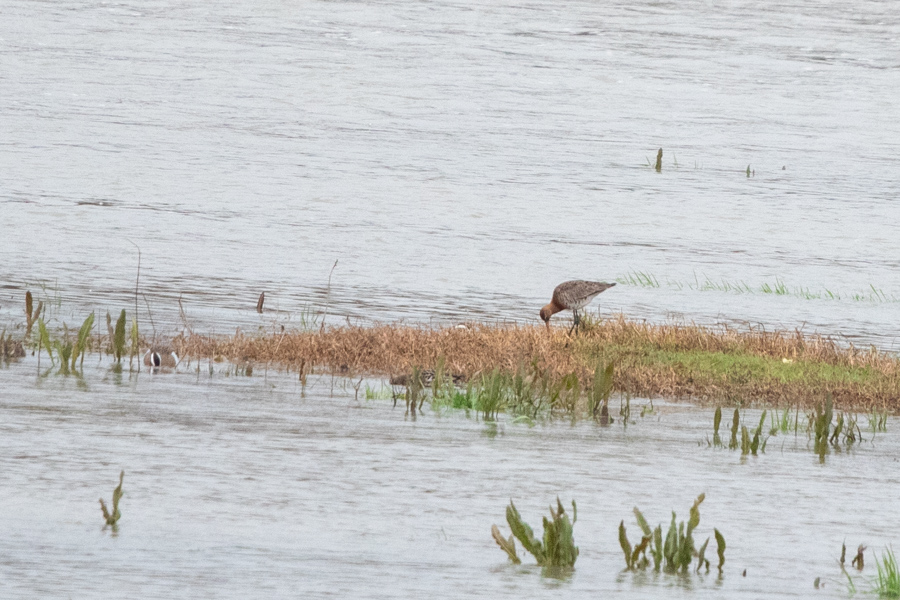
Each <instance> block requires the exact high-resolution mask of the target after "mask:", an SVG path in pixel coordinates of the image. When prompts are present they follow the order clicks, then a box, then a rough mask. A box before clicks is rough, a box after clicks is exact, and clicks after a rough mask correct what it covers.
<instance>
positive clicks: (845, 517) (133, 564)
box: [0, 0, 900, 598]
mask: <svg viewBox="0 0 900 600" xmlns="http://www.w3.org/2000/svg"><path fill="white" fill-rule="evenodd" d="M898 38H900V17H898V13H897V11H896V7H895V6H894V4H893V3H890V2H873V1H870V2H866V1H861V2H852V3H846V2H794V3H790V6H784V5H783V3H774V2H772V3H767V2H752V3H750V2H728V3H715V4H713V3H704V2H693V1H688V2H627V3H609V2H574V1H565V0H563V1H558V2H552V3H548V2H542V3H537V2H532V3H528V2H492V3H488V5H484V3H473V2H468V1H467V0H460V1H457V2H438V1H435V2H416V3H410V2H389V1H387V2H369V3H362V2H254V3H246V2H245V3H236V2H229V1H221V2H202V3H176V2H171V1H167V0H160V1H148V2H100V3H87V2H68V1H65V0H63V1H55V2H37V1H28V0H6V1H5V2H4V3H3V4H2V6H0V328H5V329H8V330H10V331H12V332H13V334H15V335H19V334H20V333H21V332H22V331H21V328H22V323H23V321H24V319H23V318H22V305H23V304H22V299H23V296H24V293H25V290H26V289H30V290H31V291H32V292H33V293H34V294H35V296H36V298H37V299H38V300H41V301H43V302H45V304H46V305H47V313H45V316H46V317H47V319H48V321H49V325H50V326H51V327H54V328H60V327H62V325H63V324H67V325H68V326H70V327H71V326H77V325H78V324H79V323H80V322H81V321H82V320H83V319H84V318H85V316H87V314H88V313H89V312H91V311H95V312H96V314H97V316H98V323H99V324H100V327H101V328H102V319H103V316H104V315H105V313H106V312H107V311H110V312H112V313H114V314H115V313H117V312H118V311H119V310H121V309H123V308H126V309H128V310H129V311H130V312H133V307H134V302H135V297H134V289H135V284H136V275H137V269H138V249H140V280H139V286H138V287H139V296H138V312H139V314H140V319H141V326H142V330H143V332H144V333H145V334H150V333H156V334H159V335H163V336H165V335H171V334H173V333H175V332H176V331H181V330H183V329H185V328H187V327H192V328H193V329H194V330H196V331H198V332H200V333H204V334H206V333H213V334H215V333H226V332H231V331H234V329H235V328H241V329H243V330H244V331H255V330H259V329H262V330H264V331H268V330H271V329H273V328H276V329H278V328H280V327H281V326H282V325H283V326H285V327H288V328H292V327H299V326H303V325H304V324H308V321H309V319H318V320H321V319H322V318H325V317H324V316H323V315H324V314H325V313H326V312H327V320H328V321H329V322H331V323H335V324H337V323H345V322H347V321H348V320H349V321H350V322H358V323H371V322H378V321H398V320H402V321H406V322H412V323H439V324H444V323H457V322H460V321H466V320H499V321H515V322H521V323H529V322H531V323H535V322H537V310H538V308H539V307H540V306H541V305H542V304H544V303H545V302H546V301H547V300H548V299H549V296H550V292H551V291H552V289H553V287H554V286H555V285H556V284H557V283H559V282H560V281H563V280H566V279H573V278H585V279H602V280H616V279H618V280H619V281H620V285H618V286H617V287H615V288H613V289H612V290H610V291H608V292H606V293H605V294H603V295H602V296H601V297H599V299H598V300H597V301H596V302H595V305H594V306H595V308H596V310H598V311H599V312H600V314H601V315H609V314H616V313H623V314H624V315H626V316H627V317H630V318H635V319H648V320H650V321H653V322H666V321H675V322H684V321H694V322H698V323H706V324H713V323H720V322H725V323H731V324H744V325H759V324H761V325H763V326H765V327H786V328H790V329H793V328H800V329H802V330H803V331H805V332H807V333H812V332H821V333H826V334H830V335H834V336H836V337H837V339H839V340H842V341H848V342H850V341H852V342H854V343H861V344H867V343H873V344H876V345H878V346H879V347H881V348H883V349H887V350H896V349H897V343H896V339H897V336H896V333H895V331H896V324H897V323H898V322H900V271H898V269H897V267H898V258H897V257H898V255H900V254H898V242H897V240H898V239H900V236H898V233H900V231H898V229H900V226H898V223H900V219H898V218H897V216H898V215H897V211H896V209H895V207H894V203H895V202H896V199H897V197H898V193H900V177H898V172H900V171H898V169H897V156H898V155H900V118H898V117H900V108H898V103H897V101H896V91H897V90H898V89H900V51H898V48H900V44H898ZM658 148H663V149H664V158H663V169H662V172H661V173H656V172H655V171H654V170H653V169H652V168H651V167H650V166H649V163H651V162H652V161H654V159H655V155H656V150H657V149H658ZM748 165H749V168H750V171H751V176H750V177H748V176H747V173H746V170H747V168H748ZM335 263H337V264H336V266H335ZM635 272H642V273H647V274H650V275H651V276H652V277H654V278H655V279H656V281H657V282H658V283H659V286H658V287H647V286H641V285H633V284H631V283H630V282H629V280H628V277H629V274H632V275H633V274H634V273H635ZM726 283H727V284H733V285H741V286H744V287H745V288H747V289H749V290H750V291H749V292H748V291H747V289H745V290H744V292H742V293H738V292H735V291H729V290H727V289H724V288H725V284H726ZM765 284H768V285H770V286H778V285H779V284H783V286H784V291H786V292H787V293H785V294H774V293H763V292H762V291H761V290H762V286H763V285H765ZM708 288H719V289H718V290H717V289H708ZM723 290H724V291H723ZM262 291H265V292H266V294H267V300H266V311H265V312H264V313H263V314H262V315H257V314H256V312H255V310H254V308H255V305H256V300H257V297H258V296H259V293H260V292H262ZM751 292H752V293H751ZM829 293H830V295H829ZM835 296H837V297H839V298H836V297H835ZM179 301H180V305H179ZM182 310H183V313H182ZM45 358H46V357H45ZM97 360H98V359H97V357H96V356H94V355H92V356H91V357H89V359H88V362H89V363H91V364H89V365H88V367H87V369H86V372H85V374H84V377H83V378H82V379H76V378H74V377H68V378H66V377H56V376H51V377H48V378H43V379H41V378H38V377H37V376H36V373H37V366H36V364H35V362H34V361H35V358H34V357H28V358H26V359H24V360H23V361H21V362H19V363H16V364H13V365H12V366H10V367H8V368H0V514H2V516H0V531H2V532H3V535H0V597H4V598H6V597H9V598H21V597H27V598H33V597H42V598H44V597H47V598H57V597H58V598H68V597H72V598H94V597H99V596H106V597H123V598H124V597H159V598H162V597H165V598H171V597H191V598H195V597H216V598H222V597H237V598H245V597H298V596H304V597H305V596H332V597H341V598H345V597H392V598H393V597H423V596H424V597H460V596H464V595H465V596H481V597H490V598H496V597H504V596H516V597H535V596H548V597H549V596H559V595H560V594H565V595H566V596H585V597H586V596H588V595H590V596H591V597H596V596H597V595H604V594H609V593H616V594H619V595H622V596H627V597H635V598H638V597H653V598H656V597H659V596H660V594H661V593H665V594H666V595H667V596H676V597H691V598H694V597H709V598H720V597H729V598H737V597H740V598H759V597H773V596H779V595H780V596H791V597H797V596H806V595H809V594H811V593H813V588H812V582H813V581H814V579H815V578H816V577H821V578H822V581H824V582H825V583H826V587H825V589H824V590H819V591H818V592H817V593H818V594H820V595H822V596H828V597H844V596H846V585H845V583H844V581H845V580H844V578H843V575H841V573H840V570H839V568H838V567H837V563H836V559H837V557H838V555H839V551H840V546H841V543H843V542H844V541H846V543H847V545H848V546H849V547H850V548H851V549H852V548H855V546H856V545H858V544H860V543H864V544H867V545H869V547H870V548H871V549H876V550H878V551H880V550H881V549H883V548H884V547H885V546H887V545H888V544H891V543H894V542H896V541H897V539H898V537H897V528H896V523H897V522H898V508H897V506H898V502H897V490H898V486H897V484H898V480H897V476H896V473H897V472H898V471H897V465H896V463H897V458H896V457H897V455H898V445H900V441H898V438H897V435H896V431H894V427H895V424H894V421H891V422H890V425H889V429H890V430H889V432H888V433H887V434H882V435H880V436H879V437H878V438H876V439H875V441H874V442H872V443H869V442H867V443H866V444H863V445H862V446H860V447H859V448H858V449H857V450H854V451H851V452H849V453H842V454H837V455H831V456H829V457H828V459H827V460H826V462H825V464H824V465H823V464H819V463H818V461H817V458H816V457H815V456H814V455H813V454H812V453H811V452H810V450H809V448H808V442H807V440H806V439H805V437H803V436H800V437H799V438H797V439H795V438H793V437H787V438H783V437H776V438H773V439H772V440H771V441H770V442H769V447H768V449H767V452H766V453H765V455H764V456H760V457H758V458H751V459H749V460H746V461H741V459H740V458H739V457H738V456H737V455H736V454H734V453H732V452H728V451H722V450H715V449H710V448H708V447H706V442H705V440H706V438H707V437H708V435H709V434H710V428H711V427H710V421H711V412H712V411H711V409H699V408H692V407H688V406H664V407H663V409H662V412H661V413H660V414H658V415H656V416H654V417H652V418H645V419H639V420H638V422H637V423H636V424H635V425H634V426H632V427H629V428H628V429H627V430H625V429H623V428H621V427H618V426H616V427H610V428H606V429H600V428H597V427H595V426H593V425H590V424H587V423H580V424H577V425H574V426H572V425H570V424H568V423H565V422H552V423H542V424H539V425H537V426H536V427H534V428H529V427H526V426H524V425H513V424H511V423H509V422H506V421H504V420H501V422H500V423H499V424H498V425H496V426H491V425H489V424H485V423H483V422H480V421H478V420H476V419H474V418H472V417H471V416H468V417H467V416H466V415H465V414H461V413H446V414H433V413H430V412H426V414H425V415H424V416H422V417H420V418H419V419H417V420H416V421H412V420H410V419H409V418H407V417H405V416H404V414H403V411H402V410H400V409H395V408H393V406H392V404H391V403H390V402H388V401H372V402H365V401H362V400H357V399H355V398H354V396H355V394H354V392H353V390H352V389H351V382H350V381H349V380H338V381H336V382H332V381H331V380H330V379H325V378H323V379H314V380H313V381H311V383H310V385H309V386H308V387H307V388H305V389H304V388H302V387H301V386H300V385H299V383H297V382H296V381H294V377H291V376H287V375H280V374H277V373H271V372H270V373H268V374H267V376H264V374H262V373H259V372H257V373H255V374H254V376H253V377H250V378H236V377H227V376H226V375H225V374H224V371H222V370H218V371H216V370H215V369H214V371H215V372H214V373H213V375H212V376H210V375H209V373H208V372H207V371H204V372H203V373H202V374H200V375H198V374H197V373H193V372H191V371H190V370H189V369H182V370H181V371H180V372H179V373H176V374H174V375H166V376H158V377H151V376H149V375H148V374H146V373H144V374H141V375H140V376H138V377H137V378H134V377H129V376H127V375H125V376H123V377H121V378H119V377H118V376H116V375H114V374H111V373H110V372H109V371H108V365H105V364H101V363H99V362H97ZM222 368H224V367H221V366H220V367H219V369H222ZM372 385H374V386H377V385H378V383H377V382H372ZM120 469H124V470H125V471H126V479H125V491H126V495H125V497H124V499H123V518H122V524H121V528H120V531H119V534H118V535H117V536H112V535H111V533H110V532H109V531H108V530H107V531H104V530H103V529H102V527H101V523H100V511H99V506H98V504H97V498H98V497H99V496H101V495H102V496H103V497H104V498H106V499H107V501H108V500H109V498H110V495H111V493H112V488H113V487H114V486H115V483H116V476H117V474H118V472H119V470H120ZM701 492H706V494H707V500H706V502H705V503H704V504H703V506H702V511H701V513H702V521H701V528H700V532H699V535H700V536H706V535H709V534H711V532H712V527H718V528H720V529H721V530H722V531H723V533H724V534H725V536H726V538H727V539H728V543H729V546H728V551H727V557H728V562H727V563H726V571H725V575H724V577H723V579H721V580H718V579H717V578H716V576H715V574H712V575H709V576H702V577H691V578H689V579H686V580H680V579H677V578H671V577H660V578H655V577H653V576H649V577H642V576H633V575H630V574H623V573H621V569H622V567H623V561H622V558H621V555H620V550H619V548H618V543H617V534H616V531H617V529H616V528H617V526H618V523H619V521H620V520H623V519H624V520H625V521H626V524H627V525H628V527H629V532H630V533H631V535H632V539H633V540H634V539H635V538H636V537H637V526H636V524H635V523H634V522H633V519H632V518H631V509H632V507H633V506H635V505H638V506H639V507H640V508H642V509H643V510H644V513H645V514H646V515H647V517H648V518H649V519H650V521H651V522H652V523H659V522H667V520H668V518H669V515H670V513H669V511H670V510H676V511H678V513H679V516H680V518H684V517H686V516H687V510H688V508H689V507H690V505H691V503H692V502H693V499H694V498H695V497H696V496H697V495H698V494H699V493H701ZM557 495H559V496H560V498H561V499H562V500H563V501H564V502H568V501H569V500H570V499H572V498H574V499H575V500H577V501H578V503H579V504H578V505H579V518H578V523H577V524H576V540H577V541H578V543H579V545H580V546H581V549H582V553H581V556H580V558H579V560H578V563H577V568H576V571H575V573H574V574H573V575H572V576H571V577H570V578H569V579H566V580H563V581H560V580H556V579H552V578H548V577H543V576H542V575H541V573H540V572H539V571H537V570H536V569H535V568H534V567H528V566H525V567H521V568H519V567H512V566H509V565H508V564H507V562H506V560H505V557H504V555H503V554H502V553H501V551H500V550H499V549H498V548H497V547H496V546H495V545H494V543H493V541H492V540H491V538H490V535H489V532H490V525H491V524H493V523H497V524H499V525H503V521H504V518H503V515H504V508H505V506H506V504H507V502H508V501H509V499H510V498H514V499H515V500H516V502H517V506H518V507H519V509H520V510H521V512H522V514H523V515H524V516H525V518H526V519H527V520H528V521H530V522H531V523H532V524H534V525H537V524H538V523H539V521H540V517H541V516H542V515H544V514H546V507H547V505H548V504H549V503H550V502H551V501H553V499H554V498H555V497H556V496H557ZM538 528H539V527H538ZM504 529H505V528H504ZM872 558H873V555H872V554H871V550H870V554H869V555H867V559H868V561H869V564H870V567H869V570H868V571H867V573H869V574H871V564H872ZM744 569H746V571H747V576H746V577H742V576H741V573H742V572H743V570H744ZM859 585H860V588H861V589H865V588H866V587H867V585H866V584H865V582H864V581H860V582H859Z"/></svg>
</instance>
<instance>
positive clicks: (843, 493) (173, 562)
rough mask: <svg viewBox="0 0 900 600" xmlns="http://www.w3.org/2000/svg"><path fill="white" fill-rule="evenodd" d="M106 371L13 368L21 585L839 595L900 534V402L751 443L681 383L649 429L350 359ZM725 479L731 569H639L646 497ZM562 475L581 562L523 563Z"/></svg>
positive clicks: (166, 590) (14, 548) (392, 593)
mask: <svg viewBox="0 0 900 600" xmlns="http://www.w3.org/2000/svg"><path fill="white" fill-rule="evenodd" d="M85 371H86V373H85V376H84V380H83V383H82V384H81V385H79V384H78V383H77V382H76V380H75V379H74V378H73V377H69V378H65V377H53V376H51V377H49V378H46V379H42V380H37V378H36V364H35V362H34V359H33V358H31V357H29V358H28V359H27V360H24V361H23V362H21V363H18V364H14V365H12V366H11V367H9V368H3V369H0V389H2V390H3V394H2V395H0V461H2V462H0V465H2V469H0V508H2V514H3V516H2V517H0V523H2V525H0V528H2V530H3V532H4V535H3V536H0V596H2V597H4V598H7V597H8V598H36V597H40V598H66V597H71V598H95V597H100V596H110V597H141V598H151V597H166V598H172V597H190V598H197V597H215V598H230V597H234V598H248V597H275V598H283V597H312V596H315V597H336V598H351V597H352V598H362V597H368V598H388V597H389V598H399V597H404V598H405V597H416V598H421V597H447V598H459V597H463V596H465V597H481V598H501V597H522V596H527V597H559V594H560V593H563V594H564V595H565V596H566V597H591V598H596V597H598V594H599V595H600V596H605V595H607V594H609V593H617V594H619V595H621V596H623V597H629V598H644V597H646V598H658V597H659V594H660V593H662V592H663V590H665V592H664V593H665V594H666V596H667V597H685V598H723V597H728V598H760V597H767V598H771V597H779V596H785V597H802V596H806V595H809V594H811V593H812V591H813V582H814V580H815V578H817V577H820V578H821V580H822V581H823V582H825V588H824V590H820V592H819V594H821V595H822V596H824V597H846V595H847V593H846V584H845V581H844V577H843V575H842V574H841V572H840V568H839V567H838V564H837V559H838V557H839V556H840V549H841V544H842V543H844V542H846V543H847V545H848V546H849V547H850V548H851V549H853V548H856V546H857V545H858V544H860V543H864V544H866V545H868V546H869V548H870V550H869V551H868V554H867V563H868V564H869V566H868V567H867V571H866V575H867V576H871V575H872V572H873V571H872V570H873V568H874V566H873V562H874V561H873V557H874V555H873V551H874V550H876V549H877V551H878V552H879V553H880V552H881V550H882V549H883V548H884V547H885V546H886V545H887V544H890V543H893V542H896V534H897V528H896V523H897V521H898V519H900V505H898V503H897V501H896V492H897V489H898V484H900V481H898V475H897V473H898V469H897V456H898V453H900V437H898V436H897V432H896V423H895V421H894V420H890V421H889V422H888V432H887V433H882V434H878V436H877V437H875V438H874V442H872V441H867V442H866V443H863V444H862V445H860V446H858V447H857V449H855V450H852V451H850V452H844V453H841V454H831V455H829V456H828V457H827V458H826V461H825V464H820V463H819V462H818V458H817V457H816V456H815V455H814V454H813V452H812V451H811V450H810V448H809V443H808V441H807V439H806V436H805V435H803V434H802V433H801V434H800V435H799V437H795V436H794V435H793V434H790V435H787V436H776V437H773V438H770V440H769V442H768V446H767V450H766V452H765V454H761V455H760V456H758V457H755V458H754V457H750V458H749V459H746V460H742V459H741V458H740V456H739V452H731V451H728V450H721V449H718V450H717V449H713V448H709V447H708V446H707V439H708V438H709V437H710V435H711V430H712V409H711V408H703V409H698V408H692V407H689V406H684V405H665V404H663V405H662V406H657V409H658V412H657V413H656V414H654V415H653V416H649V417H644V418H640V417H635V421H636V423H634V424H633V425H632V426H630V427H628V428H627V429H624V428H623V427H622V426H621V424H619V423H616V424H614V425H613V426H610V427H605V428H604V427H599V426H596V425H593V424H589V423H584V422H580V423H577V424H575V425H572V424H570V423H569V422H567V421H565V420H561V421H557V422H551V423H545V424H539V425H537V426H535V427H532V428H529V427H527V426H525V425H514V424H511V423H509V422H508V421H507V419H505V418H503V419H501V422H500V423H499V424H497V425H491V424H490V423H484V422H481V421H479V420H477V419H475V418H474V417H467V416H466V415H465V414H464V413H462V412H457V411H453V412H446V413H442V414H437V413H434V412H432V411H430V410H427V409H426V411H425V412H424V413H423V414H422V415H421V416H420V417H419V418H418V419H417V420H411V419H410V418H408V417H405V416H404V409H403V408H402V407H398V408H393V407H392V403H391V402H390V401H386V400H377V401H374V400H373V401H365V400H357V399H355V397H354V391H353V389H352V385H353V384H354V383H355V382H352V381H350V380H341V379H338V380H334V381H332V380H331V378H329V377H321V378H315V377H313V378H311V379H310V381H309V385H308V387H307V388H306V389H304V388H302V387H301V386H300V385H299V383H298V382H297V381H296V378H295V377H294V376H293V375H282V374H277V373H272V372H269V373H268V375H267V376H266V377H264V376H263V375H262V374H261V373H259V372H257V374H255V376H254V377H252V378H245V377H227V376H226V375H225V374H224V373H225V368H224V367H222V366H220V365H219V366H216V367H215V368H214V374H213V375H212V376H210V374H209V372H208V370H207V369H206V365H204V368H203V370H202V373H201V374H199V375H198V374H197V373H191V372H181V373H178V374H175V375H156V376H151V375H149V374H147V373H143V374H141V375H139V376H137V377H128V375H127V374H126V375H125V376H123V377H121V378H120V377H117V376H115V375H113V374H111V373H109V372H108V370H107V365H99V364H91V365H90V366H88V367H87V368H86V370H85ZM365 385H366V384H364V385H363V386H362V389H363V390H364V389H365ZM368 385H371V386H374V387H376V388H377V387H378V386H379V383H378V382H368ZM361 396H362V394H361ZM641 404H643V402H642V401H640V402H637V403H636V404H635V414H637V409H638V408H639V405H641ZM614 412H615V411H614ZM747 418H748V419H750V420H752V419H753V418H755V417H754V414H753V413H749V414H748V415H747ZM864 420H865V419H864V418H863V421H864ZM863 427H865V424H863ZM865 437H866V439H867V440H871V439H872V434H870V433H866V434H865ZM120 469H124V470H125V481H124V486H123V487H124V490H125V495H124V497H123V499H122V503H121V511H122V518H121V526H120V528H119V532H118V535H117V536H112V535H111V534H110V532H109V531H108V530H107V531H104V530H103V528H102V519H101V514H100V507H99V505H98V502H97V498H98V497H100V496H102V497H104V498H105V499H106V500H107V502H108V501H109V499H110V497H111V495H112V489H113V488H114V487H115V485H116V483H117V477H118V473H119V470H120ZM701 492H705V493H706V501H705V502H704V503H703V505H702V506H701V522H700V527H699V528H698V530H697V534H696V535H697V537H698V540H699V542H702V541H703V540H704V539H705V538H706V536H708V535H712V529H713V527H716V528H718V529H720V530H721V531H722V533H723V534H724V535H725V537H726V540H727V543H728V548H727V551H726V559H727V562H726V564H725V572H724V576H723V578H722V579H721V580H719V579H718V578H717V577H716V575H715V567H714V568H713V573H712V574H710V575H707V576H692V577H689V578H686V579H681V578H678V577H671V576H656V577H654V576H652V575H648V576H642V575H633V574H629V573H623V572H622V569H623V567H624V561H623V558H622V555H621V550H620V549H619V545H618V534H617V528H618V524H619V521H621V520H625V522H626V526H627V527H628V531H629V533H630V534H631V536H632V539H633V540H634V539H635V538H636V537H637V532H638V531H639V530H638V527H637V524H636V523H635V522H634V518H633V516H632V513H631V509H632V507H633V506H635V505H637V506H638V507H640V508H641V509H642V510H643V512H644V514H645V515H646V516H647V518H648V520H649V521H650V522H651V523H653V524H656V523H663V524H667V523H668V520H669V519H670V518H671V513H670V511H671V510H675V511H676V512H677V513H678V515H679V519H683V518H687V512H688V509H689V508H690V505H691V503H692V502H693V500H694V498H695V497H696V496H697V495H698V494H700V493H701ZM556 496H559V497H560V498H561V499H562V500H563V501H564V502H566V503H568V502H569V500H570V499H573V498H574V499H575V500H576V501H577V503H578V520H577V522H576V524H575V539H576V542H577V543H578V545H579V547H580V549H581V555H580V557H579V559H578V562H577V563H576V570H575V572H574V574H573V575H572V576H571V577H570V578H568V579H566V580H562V581H560V580H556V579H553V578H548V577H542V576H541V573H540V571H539V569H537V568H536V567H534V566H533V560H532V559H531V557H530V556H529V557H527V558H525V561H524V562H525V566H522V567H514V566H512V565H509V564H508V562H507V560H506V557H505V555H504V554H503V553H502V552H501V551H500V549H499V548H497V547H496V545H495V544H494V542H493V540H492V539H491V537H490V527H491V525H492V524H497V525H499V526H502V528H503V530H504V531H506V530H507V526H506V523H505V518H504V510H505V507H506V504H507V503H508V501H509V499H510V498H512V499H514V501H515V502H516V505H517V507H518V508H519V510H520V511H521V513H522V515H523V517H524V518H525V519H526V520H527V521H529V522H530V523H531V524H532V526H533V527H536V528H537V531H539V532H540V530H541V526H540V518H541V516H543V515H544V514H546V513H547V505H548V504H549V503H550V502H551V501H553V500H554V498H555V497H556ZM712 545H713V547H714V546H715V542H714V541H713V542H712ZM519 550H520V552H523V551H522V550H521V548H520V549H519ZM711 554H712V557H713V559H714V560H713V563H714V564H715V552H714V551H713V552H712V553H711ZM528 565H532V566H528ZM745 569H746V571H747V574H746V577H744V576H742V572H743V571H744V570H745ZM854 573H855V571H854ZM857 586H858V587H859V589H860V590H863V589H868V583H866V581H865V579H864V578H859V579H857Z"/></svg>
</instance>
